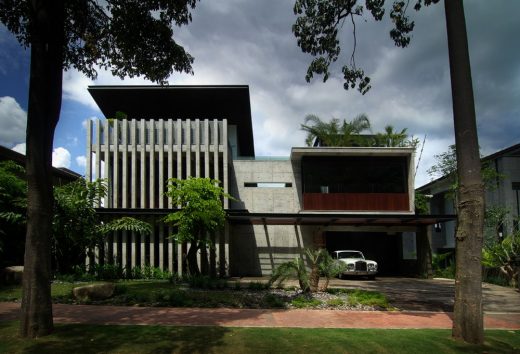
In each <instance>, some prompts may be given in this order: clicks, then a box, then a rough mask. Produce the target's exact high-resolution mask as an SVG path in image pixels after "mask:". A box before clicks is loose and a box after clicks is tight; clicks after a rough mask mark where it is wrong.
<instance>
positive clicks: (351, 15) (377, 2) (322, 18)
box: [292, 0, 439, 94]
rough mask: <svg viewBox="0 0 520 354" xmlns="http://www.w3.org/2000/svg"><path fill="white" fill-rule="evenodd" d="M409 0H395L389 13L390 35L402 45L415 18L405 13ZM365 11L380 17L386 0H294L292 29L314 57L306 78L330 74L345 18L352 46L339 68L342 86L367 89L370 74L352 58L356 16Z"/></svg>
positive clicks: (433, 0) (362, 15)
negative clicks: (348, 55) (342, 80)
mask: <svg viewBox="0 0 520 354" xmlns="http://www.w3.org/2000/svg"><path fill="white" fill-rule="evenodd" d="M438 1H439V0H424V1H423V0H417V1H416V3H415V6H414V8H415V10H419V9H420V8H421V6H422V5H423V4H424V5H430V4H432V3H437V2H438ZM363 3H364V5H363ZM408 3H409V1H404V0H394V1H393V3H392V6H391V10H390V14H389V16H390V19H391V20H392V23H393V28H392V29H391V30H390V37H391V38H392V40H393V41H394V43H395V45H396V46H398V47H403V48H404V47H406V46H407V45H408V44H409V43H410V32H411V31H413V29H414V22H413V21H410V19H409V17H408V15H407V14H406V11H407V9H408ZM366 12H369V13H370V15H371V16H372V17H373V18H374V20H376V21H381V20H382V19H383V17H384V15H385V12H386V9H385V0H365V1H358V0H342V1H327V0H296V2H295V4H294V14H295V15H296V16H297V19H296V22H295V23H294V25H293V27H292V30H293V33H294V35H295V36H296V39H297V43H298V46H299V47H300V48H301V50H302V51H303V52H304V53H308V54H311V55H312V56H313V57H315V58H314V59H313V60H312V61H311V63H310V65H309V67H308V69H307V74H306V75H305V79H306V80H307V81H308V82H309V81H310V80H311V79H312V78H313V77H314V75H315V74H317V75H323V81H327V79H328V78H329V77H330V75H331V73H330V71H329V68H330V66H331V65H332V64H333V63H335V62H336V61H337V60H338V59H339V58H340V53H341V47H340V40H339V39H338V35H339V33H340V31H341V30H342V29H343V26H344V25H345V22H346V21H348V22H350V23H351V24H352V33H353V50H352V53H351V55H350V58H348V59H347V58H345V59H346V61H348V63H347V64H345V65H343V67H342V68H341V71H342V73H343V78H344V80H345V83H344V84H343V87H344V88H345V90H348V89H353V88H355V87H357V89H358V90H359V92H361V93H362V94H365V93H366V92H368V90H370V77H368V76H367V75H365V72H364V70H363V69H362V68H359V67H358V66H357V65H356V60H355V53H356V46H357V43H356V19H357V18H361V19H363V20H365V21H366V17H365V13H366Z"/></svg>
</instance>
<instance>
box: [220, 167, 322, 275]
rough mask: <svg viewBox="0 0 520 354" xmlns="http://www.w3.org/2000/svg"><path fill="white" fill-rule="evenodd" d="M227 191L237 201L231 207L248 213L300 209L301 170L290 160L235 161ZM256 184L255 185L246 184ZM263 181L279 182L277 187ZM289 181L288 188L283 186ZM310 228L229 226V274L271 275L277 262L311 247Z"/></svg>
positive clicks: (294, 210) (311, 235) (296, 210)
mask: <svg viewBox="0 0 520 354" xmlns="http://www.w3.org/2000/svg"><path fill="white" fill-rule="evenodd" d="M231 171H232V173H231V178H230V186H229V190H230V193H231V195H233V196H234V197H235V198H237V199H239V201H232V202H230V206H231V208H232V209H247V210H248V211H249V212H251V213H297V212H299V211H300V209H301V207H300V205H301V204H300V199H299V198H300V196H299V191H300V190H301V188H300V181H299V180H300V170H299V166H297V165H293V163H292V162H291V161H290V160H235V161H233V163H232V166H231ZM251 183H257V184H258V185H257V186H255V187H247V186H246V184H251ZM262 183H278V184H279V187H272V185H270V186H269V185H265V184H262ZM285 184H290V185H291V186H290V187H282V185H285ZM312 245H313V229H312V228H310V227H305V226H295V225H232V226H231V229H230V247H229V253H230V274H231V275H236V276H245V275H250V276H260V275H268V274H271V272H272V270H273V269H274V268H275V267H276V266H277V265H278V264H280V263H283V262H286V261H289V260H291V259H294V258H295V257H298V256H300V257H302V256H303V249H304V248H308V247H312Z"/></svg>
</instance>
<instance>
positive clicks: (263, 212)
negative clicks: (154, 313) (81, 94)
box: [86, 86, 453, 276]
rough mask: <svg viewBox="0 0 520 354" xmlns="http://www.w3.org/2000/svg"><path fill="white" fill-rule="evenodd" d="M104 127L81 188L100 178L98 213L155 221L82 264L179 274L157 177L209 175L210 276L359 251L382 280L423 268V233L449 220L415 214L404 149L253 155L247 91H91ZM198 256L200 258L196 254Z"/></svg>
mask: <svg viewBox="0 0 520 354" xmlns="http://www.w3.org/2000/svg"><path fill="white" fill-rule="evenodd" d="M89 92H90V94H91V95H92V97H93V98H94V100H95V101H96V103H97V104H98V106H99V108H100V109H101V111H102V112H103V114H104V115H105V117H107V118H112V117H116V115H117V112H118V111H119V112H124V115H122V114H119V116H120V117H123V118H122V119H108V120H96V121H94V122H91V121H89V124H88V129H87V172H86V175H87V179H92V178H95V177H96V176H101V177H104V178H107V180H108V190H109V192H108V195H107V197H106V198H105V200H103V201H102V203H101V204H100V205H99V209H98V212H99V213H101V214H104V215H107V216H111V215H136V216H140V217H147V218H149V219H151V220H153V221H154V222H155V224H154V225H155V229H154V233H153V234H152V235H151V236H150V237H148V236H146V237H141V236H140V235H137V234H134V233H130V232H122V233H120V234H114V235H113V236H112V237H111V238H110V239H109V240H108V241H107V242H106V244H105V245H104V246H103V247H101V248H100V249H99V250H97V253H96V254H97V259H92V260H90V261H91V262H113V263H117V264H120V265H122V266H128V267H134V266H138V265H145V264H149V265H153V266H156V267H161V268H166V269H169V270H171V271H175V272H178V273H183V272H185V271H186V266H185V261H184V257H185V254H186V249H187V245H186V244H177V243H175V242H174V241H173V240H171V239H169V238H168V235H169V234H171V232H172V229H171V227H169V226H168V225H164V224H162V223H161V218H162V217H163V216H164V215H166V214H167V213H169V212H172V211H175V208H176V206H175V205H173V203H172V200H169V199H168V198H167V197H165V196H164V192H165V188H166V187H165V181H166V180H167V179H168V178H171V177H176V178H181V179H182V178H187V177H189V176H195V177H211V178H215V179H218V180H219V181H221V183H222V186H223V188H224V191H225V192H227V193H229V194H231V195H232V196H234V197H235V198H236V199H237V200H236V201H234V200H231V201H228V200H224V201H223V203H224V208H225V209H226V211H227V214H228V219H227V225H226V227H225V229H224V230H223V231H222V232H221V233H219V234H217V235H213V236H212V237H214V245H215V247H213V248H211V249H210V250H209V253H210V254H209V263H210V266H211V268H212V269H215V270H218V271H219V272H220V274H222V275H224V274H227V275H234V276H246V275H249V276H260V275H267V274H270V273H271V272H272V270H273V269H274V268H275V267H276V266H277V265H278V264H280V263H282V262H284V261H287V260H290V259H293V258H294V257H298V256H303V250H304V248H307V247H324V248H327V249H328V250H329V251H333V250H336V249H360V250H362V251H363V252H364V253H365V255H366V256H367V257H368V258H371V259H375V260H376V261H377V262H378V263H379V264H380V267H379V269H380V273H382V274H409V273H415V272H416V271H417V267H419V265H420V267H423V268H424V267H425V264H427V263H428V262H427V256H428V255H427V252H426V250H428V249H429V247H428V242H427V226H428V225H432V224H437V223H442V222H445V221H446V220H452V219H453V216H449V215H433V216H432V215H428V216H418V215H416V214H415V211H414V189H413V185H414V149H413V148H379V147H377V148H376V147H341V148H335V147H294V148H292V150H291V153H290V156H288V157H286V158H258V157H256V156H255V149H254V141H253V131H252V119H251V108H250V102H249V87H248V86H164V87H158V86H91V87H89ZM201 256H203V257H206V255H205V254H202V255H201Z"/></svg>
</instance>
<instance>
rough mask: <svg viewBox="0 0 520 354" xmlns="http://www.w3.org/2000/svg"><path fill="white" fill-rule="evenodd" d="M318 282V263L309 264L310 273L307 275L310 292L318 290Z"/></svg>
mask: <svg viewBox="0 0 520 354" xmlns="http://www.w3.org/2000/svg"><path fill="white" fill-rule="evenodd" d="M319 283H320V271H319V269H318V263H317V262H316V263H312V264H311V274H310V276H309V286H310V289H311V292H312V293H316V292H318V286H319Z"/></svg>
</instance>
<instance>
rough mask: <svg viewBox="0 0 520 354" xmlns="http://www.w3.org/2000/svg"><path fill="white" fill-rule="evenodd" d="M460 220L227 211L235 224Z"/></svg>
mask: <svg viewBox="0 0 520 354" xmlns="http://www.w3.org/2000/svg"><path fill="white" fill-rule="evenodd" d="M455 219H457V216H456V215H403V214H395V215H392V214H344V213H326V212H323V213H305V212H302V213H292V214H290V213H249V212H247V211H234V210H229V211H228V220H229V221H230V222H231V223H234V224H266V225H326V226H423V225H434V224H438V223H444V222H446V221H452V220H455Z"/></svg>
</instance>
